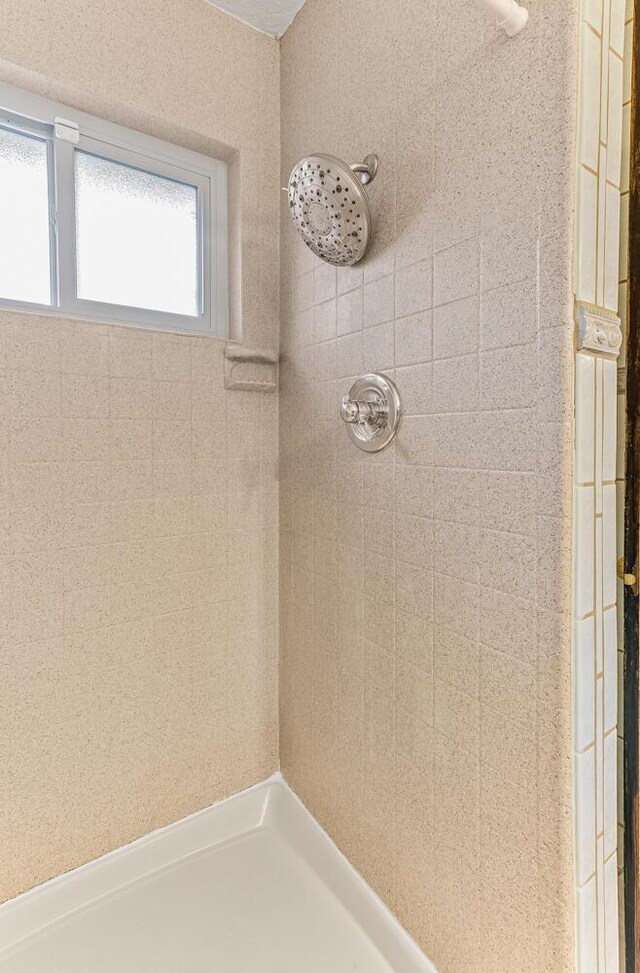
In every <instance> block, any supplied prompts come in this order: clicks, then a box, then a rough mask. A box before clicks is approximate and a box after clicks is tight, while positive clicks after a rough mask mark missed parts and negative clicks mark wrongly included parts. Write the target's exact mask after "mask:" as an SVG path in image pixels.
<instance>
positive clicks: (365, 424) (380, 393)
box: [340, 372, 402, 453]
mask: <svg viewBox="0 0 640 973" xmlns="http://www.w3.org/2000/svg"><path fill="white" fill-rule="evenodd" d="M401 411H402V405H401V402H400V395H399V394H398V390H397V388H396V387H395V384H394V383H393V382H392V380H391V379H390V378H387V376H386V375H380V374H379V373H377V372H372V373H370V374H368V375H361V376H360V377H359V378H357V379H356V380H355V382H354V383H353V385H352V386H351V388H350V389H349V392H348V394H347V395H345V396H344V397H343V399H342V402H341V404H340V416H341V418H342V419H343V420H344V422H345V423H346V426H347V433H348V435H349V439H350V440H351V442H352V443H354V445H356V446H357V447H358V449H363V450H364V451H365V452H367V453H378V452H380V450H381V449H384V448H385V446H388V445H389V443H390V442H391V440H392V439H393V437H394V436H395V434H396V432H397V429H398V423H399V422H400V413H401Z"/></svg>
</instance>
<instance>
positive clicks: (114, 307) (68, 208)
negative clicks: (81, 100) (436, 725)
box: [0, 85, 228, 337]
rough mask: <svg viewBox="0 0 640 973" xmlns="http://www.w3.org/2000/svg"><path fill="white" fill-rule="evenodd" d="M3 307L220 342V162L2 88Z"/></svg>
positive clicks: (223, 208) (224, 315)
mask: <svg viewBox="0 0 640 973" xmlns="http://www.w3.org/2000/svg"><path fill="white" fill-rule="evenodd" d="M0 213H1V214H2V218H1V219H0V306H5V307H16V308H23V309H24V308H26V309H32V310H37V311H39V312H47V311H48V312H50V313H53V314H61V315H67V316H75V317H84V318H93V319H96V320H99V321H116V322H118V321H122V322H131V323H135V324H140V325H143V326H148V327H165V328H170V329H173V330H181V331H200V332H202V331H205V332H210V333H212V334H216V335H219V336H221V337H224V336H226V334H227V329H228V282H227V169H226V165H225V164H224V163H223V162H220V161H218V160H216V159H211V158H209V157H207V156H204V155H200V154H198V153H195V152H191V151H189V150H187V149H182V148H179V147H177V146H175V145H171V144H169V143H167V142H161V141H160V140H158V139H154V138H151V137H149V136H146V135H142V134H140V133H138V132H134V131H131V130H129V129H125V128H121V127H120V126H117V125H112V124H111V123H109V122H105V121H102V120H100V119H96V118H92V117H91V116H89V115H85V114H83V113H80V112H74V111H73V110H72V109H70V108H65V107H63V106H62V105H56V104H53V103H52V102H48V101H45V100H44V99H40V98H36V97H34V96H32V95H28V94H26V93H25V92H21V91H16V90H14V89H11V88H8V87H5V86H2V85H0Z"/></svg>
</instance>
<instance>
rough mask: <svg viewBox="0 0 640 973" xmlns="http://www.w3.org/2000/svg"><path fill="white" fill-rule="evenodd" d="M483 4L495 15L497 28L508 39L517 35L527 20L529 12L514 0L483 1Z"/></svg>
mask: <svg viewBox="0 0 640 973" xmlns="http://www.w3.org/2000/svg"><path fill="white" fill-rule="evenodd" d="M484 4H485V6H486V7H488V8H489V10H491V12H492V13H493V14H495V17H496V24H497V26H498V27H501V28H502V30H504V31H505V33H506V34H508V35H509V37H515V36H516V34H519V33H520V31H521V30H522V28H523V27H524V25H525V24H526V22H527V20H528V19H529V12H528V11H527V10H526V9H525V8H524V7H521V6H520V4H519V3H517V2H516V0H484Z"/></svg>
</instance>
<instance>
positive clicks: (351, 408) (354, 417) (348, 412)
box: [340, 395, 389, 426]
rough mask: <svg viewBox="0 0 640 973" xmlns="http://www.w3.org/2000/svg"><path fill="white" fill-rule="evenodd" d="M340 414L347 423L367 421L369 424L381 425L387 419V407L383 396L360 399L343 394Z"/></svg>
mask: <svg viewBox="0 0 640 973" xmlns="http://www.w3.org/2000/svg"><path fill="white" fill-rule="evenodd" d="M340 415H341V416H342V418H343V419H344V421H345V422H348V423H354V422H357V423H366V422H368V423H370V424H371V425H375V426H382V425H384V423H385V422H386V421H387V416H388V415H389V407H388V406H387V404H386V402H385V400H384V399H383V398H376V399H373V400H372V401H362V400H359V399H350V398H349V396H348V395H345V396H343V398H342V404H341V406H340Z"/></svg>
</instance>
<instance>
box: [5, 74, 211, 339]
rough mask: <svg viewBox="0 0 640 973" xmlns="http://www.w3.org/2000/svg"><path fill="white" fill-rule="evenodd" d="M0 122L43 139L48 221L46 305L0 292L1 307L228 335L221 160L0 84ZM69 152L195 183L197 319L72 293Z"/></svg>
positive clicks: (72, 176)
mask: <svg viewBox="0 0 640 973" xmlns="http://www.w3.org/2000/svg"><path fill="white" fill-rule="evenodd" d="M0 127H3V128H9V129H13V130H14V131H17V132H24V134H25V135H33V136H36V137H38V138H42V139H45V140H46V141H47V146H48V170H49V208H50V226H51V248H50V249H51V259H50V265H51V304H35V303H31V302H26V301H13V300H10V299H7V298H2V297H1V296H0V308H3V307H5V308H12V309H16V310H27V311H36V312H38V313H42V314H52V315H57V316H60V317H74V318H84V319H88V320H92V321H102V322H113V323H117V324H120V323H121V324H135V325H138V326H140V327H145V328H162V329H167V330H170V331H186V332H196V333H199V334H201V333H203V332H204V333H208V334H211V335H215V336H217V337H221V338H226V337H227V336H228V332H229V280H228V278H229V273H228V261H229V256H228V174H227V166H226V164H225V163H224V162H222V161H221V160H219V159H213V158H210V157H209V156H205V155H201V154H200V153H198V152H192V151H191V150H189V149H185V148H182V147H181V146H177V145H173V144H171V143H169V142H164V141H161V140H160V139H156V138H153V137H152V136H150V135H144V134H142V133H141V132H136V131H134V130H133V129H128V128H123V127H122V126H120V125H114V124H112V123H111V122H107V121H104V120H103V119H100V118H95V117H94V116H92V115H88V114H86V113H85V112H79V111H75V109H72V108H68V107H66V106H64V105H61V104H58V103H56V102H52V101H48V100H46V99H44V98H39V97H37V96H36V95H32V94H29V93H28V92H25V91H20V90H18V89H16V88H11V87H9V86H7V85H0ZM76 149H78V150H80V151H82V152H87V153H90V154H91V155H96V156H100V157H101V158H105V159H109V160H112V161H114V162H120V163H123V164H125V165H128V166H131V167H133V168H135V169H141V170H143V171H145V172H150V173H152V174H154V175H158V176H162V177H165V178H169V179H175V180H176V181H178V182H182V183H187V184H188V185H191V186H195V187H196V190H197V214H198V242H199V260H198V264H199V265H198V281H199V288H198V289H199V304H200V306H199V313H198V315H197V317H196V316H191V315H182V314H171V313H168V312H165V311H156V310H152V309H149V308H136V307H129V306H125V305H120V304H106V303H102V302H98V301H87V300H80V299H79V298H78V296H77V289H76V283H77V282H76V214H75V163H74V152H75V150H76Z"/></svg>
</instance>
